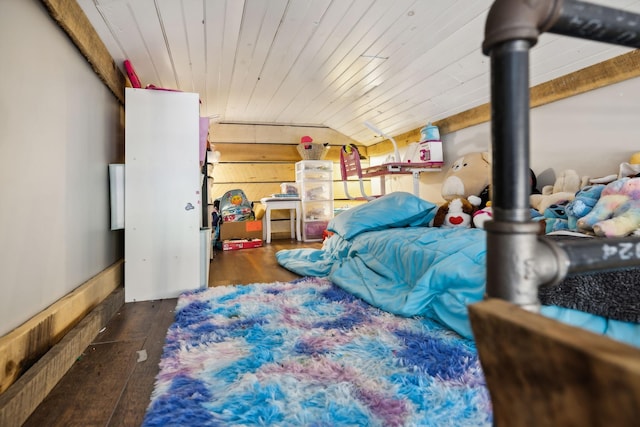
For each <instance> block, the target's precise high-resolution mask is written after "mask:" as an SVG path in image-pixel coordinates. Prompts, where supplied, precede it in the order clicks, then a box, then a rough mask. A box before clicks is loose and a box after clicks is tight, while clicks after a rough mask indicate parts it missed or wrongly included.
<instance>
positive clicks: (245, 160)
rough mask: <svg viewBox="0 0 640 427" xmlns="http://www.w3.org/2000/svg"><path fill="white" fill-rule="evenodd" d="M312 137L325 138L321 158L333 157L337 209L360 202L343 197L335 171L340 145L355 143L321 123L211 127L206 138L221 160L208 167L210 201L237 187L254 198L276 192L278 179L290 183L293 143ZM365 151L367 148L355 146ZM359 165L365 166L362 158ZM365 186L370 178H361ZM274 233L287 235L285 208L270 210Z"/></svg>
mask: <svg viewBox="0 0 640 427" xmlns="http://www.w3.org/2000/svg"><path fill="white" fill-rule="evenodd" d="M305 135H308V136H310V137H311V138H313V141H314V142H318V143H328V144H329V150H328V152H327V155H326V157H325V160H331V161H332V162H334V167H333V194H334V205H335V207H336V208H341V207H351V206H354V205H358V204H360V203H362V202H356V201H353V200H349V199H347V197H346V195H345V191H344V185H343V183H342V179H341V176H340V164H339V160H340V149H341V147H342V146H343V145H345V144H356V142H355V141H353V140H351V139H349V138H347V137H345V136H344V135H342V134H340V133H338V132H336V131H334V130H332V129H329V128H324V127H307V126H276V125H246V124H220V123H214V124H212V125H211V126H210V133H209V141H210V142H211V143H212V144H213V145H215V149H216V150H217V151H219V152H220V154H221V157H220V162H219V163H218V164H216V165H215V166H214V167H213V183H212V184H211V186H210V189H209V190H210V191H209V192H210V197H211V201H213V200H214V199H216V198H218V197H221V196H222V195H223V194H224V193H225V192H226V191H228V190H232V189H236V188H239V189H241V190H243V191H244V192H245V194H246V195H247V197H248V198H249V200H251V201H252V202H254V203H258V202H259V201H260V199H261V198H263V197H267V196H270V195H272V194H275V193H280V184H282V183H283V182H295V179H296V177H295V164H296V162H298V161H300V160H301V157H300V154H299V153H298V151H297V149H296V147H297V146H298V144H299V143H300V138H301V137H302V136H305ZM359 150H360V152H361V153H363V154H365V155H366V148H365V147H359ZM363 164H364V165H368V163H367V161H366V160H363ZM365 188H367V190H369V191H370V182H366V187H365ZM358 191H359V189H358V183H357V181H353V182H350V183H349V192H350V193H352V194H358ZM272 219H273V223H272V230H273V238H276V239H277V238H289V237H290V234H289V233H290V231H289V230H290V228H289V215H288V212H287V211H274V212H273V214H272Z"/></svg>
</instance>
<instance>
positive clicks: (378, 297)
mask: <svg viewBox="0 0 640 427" xmlns="http://www.w3.org/2000/svg"><path fill="white" fill-rule="evenodd" d="M436 209H437V206H436V205H434V204H433V203H430V202H427V201H425V200H422V199H420V198H418V197H416V196H414V195H412V194H410V193H404V192H395V193H391V194H389V195H387V196H384V197H381V198H379V199H376V200H374V201H372V202H369V203H367V204H364V205H360V206H358V207H356V208H353V209H350V210H348V211H346V212H343V213H341V214H339V215H338V216H336V217H335V218H334V219H333V220H332V221H331V222H330V223H329V226H328V228H329V230H330V231H332V232H333V233H334V235H333V236H331V237H330V238H329V239H327V240H326V241H325V243H324V245H323V247H322V249H310V248H304V249H291V250H283V251H279V252H278V253H277V254H276V258H277V260H278V263H279V264H280V265H282V266H283V267H285V268H287V269H288V270H291V271H293V272H295V273H297V274H299V275H301V276H317V277H328V278H329V279H330V280H331V281H332V282H333V283H335V284H336V285H338V286H340V287H342V288H343V289H345V290H347V291H348V292H350V293H352V294H354V295H356V296H358V297H360V298H362V299H363V300H365V301H367V302H368V303H370V304H372V305H374V306H376V307H379V308H381V309H383V310H385V311H388V312H391V313H394V314H397V315H400V316H405V317H410V316H417V315H420V316H427V317H429V318H432V319H435V320H437V321H439V322H441V323H443V324H444V325H446V326H448V327H449V328H451V329H452V330H454V331H456V332H458V333H459V334H460V335H462V336H464V337H467V338H471V337H472V332H471V327H470V324H469V319H468V314H467V305H468V304H472V303H474V302H478V301H481V300H482V298H483V297H484V291H485V281H486V276H485V269H486V267H485V265H486V262H485V258H486V236H485V232H484V231H483V230H480V229H475V228H436V227H430V226H429V223H430V222H431V220H432V219H433V216H434V215H435V211H436ZM542 314H544V315H547V316H549V317H552V318H555V319H558V320H560V321H563V322H565V323H569V324H572V325H574V326H579V327H583V328H586V329H589V330H591V331H593V332H596V333H601V334H606V335H609V336H611V337H612V338H615V339H618V340H620V341H623V342H627V343H630V344H634V345H637V346H640V326H638V325H637V324H632V323H626V322H620V321H615V320H611V319H606V318H603V317H600V316H595V315H591V314H587V313H583V312H579V311H576V310H571V309H567V308H561V307H556V306H549V307H543V310H542Z"/></svg>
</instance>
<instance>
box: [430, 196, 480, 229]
mask: <svg viewBox="0 0 640 427" xmlns="http://www.w3.org/2000/svg"><path fill="white" fill-rule="evenodd" d="M475 210H476V207H475V206H474V205H473V204H472V203H471V202H470V201H468V200H466V199H463V198H461V197H457V198H455V199H453V200H450V201H448V202H446V203H444V204H442V205H441V206H440V207H438V210H437V211H436V215H435V217H434V218H433V226H434V227H446V228H454V227H464V228H469V227H471V219H472V217H473V213H474V212H475Z"/></svg>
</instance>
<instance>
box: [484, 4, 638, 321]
mask: <svg viewBox="0 0 640 427" xmlns="http://www.w3.org/2000/svg"><path fill="white" fill-rule="evenodd" d="M545 31H546V32H550V33H555V34H560V35H566V36H572V37H578V38H584V39H589V40H595V41H600V42H605V43H611V44H617V45H621V46H627V47H634V48H638V47H640V15H637V14H633V13H629V12H625V11H621V10H617V9H612V8H609V7H604V6H599V5H594V4H590V3H585V2H580V1H575V0H497V1H495V2H494V3H493V5H492V7H491V9H490V11H489V15H488V17H487V21H486V27H485V40H484V42H483V45H482V49H483V52H484V53H485V54H486V55H489V56H490V58H491V134H492V154H493V165H492V185H493V194H492V207H493V218H494V220H493V221H491V222H488V223H487V224H486V226H485V229H486V231H487V296H488V297H490V298H499V299H503V300H507V301H509V302H511V303H514V304H517V305H519V306H520V307H522V308H524V309H526V310H529V311H533V312H537V311H538V310H539V306H540V303H539V300H538V287H539V286H543V285H553V284H557V283H559V282H560V281H561V280H562V279H563V278H564V277H565V276H566V275H567V274H569V273H577V272H588V271H595V270H606V269H618V268H624V267H629V266H634V265H640V240H639V239H636V238H616V239H611V238H608V239H581V240H580V241H574V240H571V241H566V242H557V241H555V242H554V241H551V240H550V239H546V238H545V237H544V236H539V235H538V231H539V226H538V224H537V223H534V222H532V221H531V220H530V210H529V189H530V184H529V49H530V48H531V47H532V46H533V45H535V43H536V42H537V38H538V35H539V34H541V33H543V32H545Z"/></svg>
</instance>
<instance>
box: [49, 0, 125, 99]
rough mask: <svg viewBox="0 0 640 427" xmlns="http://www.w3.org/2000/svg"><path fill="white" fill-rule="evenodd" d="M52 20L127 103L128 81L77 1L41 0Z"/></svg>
mask: <svg viewBox="0 0 640 427" xmlns="http://www.w3.org/2000/svg"><path fill="white" fill-rule="evenodd" d="M41 1H42V4H43V5H44V6H45V7H46V8H47V9H48V10H49V14H50V15H51V17H52V18H53V19H54V21H56V22H57V23H58V25H59V26H60V28H62V29H63V30H64V31H65V32H66V33H67V35H68V36H69V38H70V39H71V40H72V41H73V43H74V44H75V45H76V47H77V48H78V49H79V50H80V53H82V55H83V56H84V57H85V58H86V59H87V61H88V62H89V64H91V67H92V68H93V71H95V73H96V74H97V75H98V77H100V80H102V81H103V82H104V84H105V85H106V86H107V87H108V88H109V90H111V92H112V93H113V94H114V95H115V97H116V98H117V99H118V101H120V103H121V104H124V87H125V84H126V80H125V77H124V74H122V72H121V71H120V69H119V68H118V66H117V65H116V63H115V61H114V60H113V58H112V57H111V54H110V53H109V51H108V50H107V47H106V46H105V45H104V43H103V42H102V40H101V39H100V37H99V36H98V33H97V32H96V30H95V29H94V28H93V25H91V22H89V19H88V18H87V15H85V14H84V12H83V11H82V8H80V6H79V5H78V3H77V2H76V0H41Z"/></svg>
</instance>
